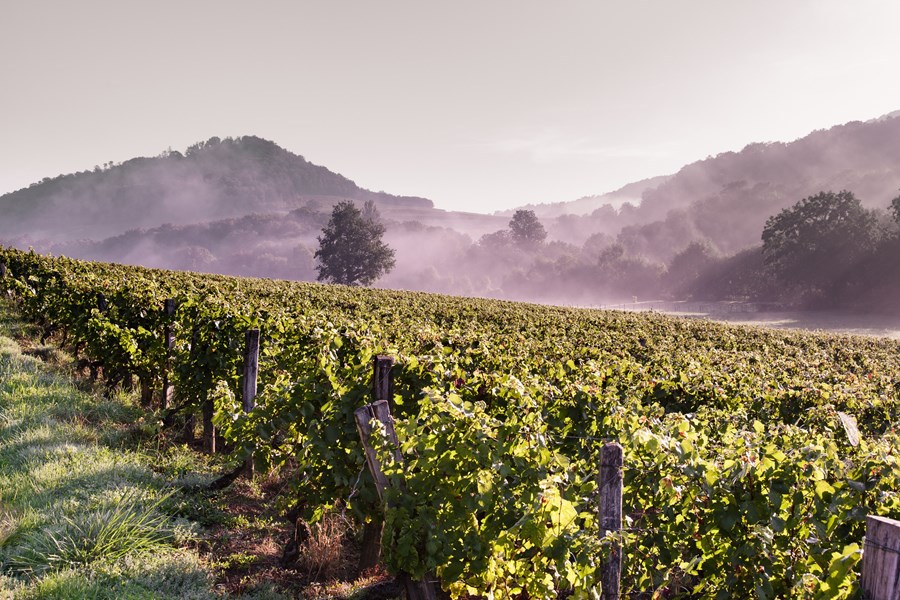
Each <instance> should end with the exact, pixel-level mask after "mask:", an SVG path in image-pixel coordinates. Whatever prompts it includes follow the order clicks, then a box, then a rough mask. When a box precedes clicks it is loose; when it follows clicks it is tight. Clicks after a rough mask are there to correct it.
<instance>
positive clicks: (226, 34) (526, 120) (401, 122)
mask: <svg viewBox="0 0 900 600" xmlns="http://www.w3.org/2000/svg"><path fill="white" fill-rule="evenodd" d="M898 24H900V2H896V0H883V1H881V0H879V1H875V0H872V1H867V0H861V1H856V2H847V1H843V0H842V1H837V0H795V1H794V0H792V1H787V2H785V1H784V0H761V1H760V0H754V1H752V2H737V1H734V2H728V1H723V0H709V1H691V0H679V1H675V0H634V1H628V2H621V1H616V2H613V1H605V0H590V1H567V0H561V1H556V0H545V1H542V2H535V1H531V0H453V1H450V0H445V1H444V2H437V1H423V0H378V1H363V0H359V1H350V0H333V1H326V0H321V1H318V2H311V1H306V0H286V1H283V2H275V1H265V0H257V1H254V2H249V1H225V0H210V1H199V0H180V1H177V2H175V1H169V0H154V1H153V2H134V1H128V0H109V1H97V0H80V1H79V2H64V1H56V2H49V1H41V0H2V4H0V57H2V58H0V85H2V88H0V90H2V91H0V140H2V141H0V194H2V193H5V192H9V191H12V190H15V189H19V188H21V187H25V186H27V185H28V184H30V183H32V182H34V181H37V180H40V179H41V178H43V177H46V176H55V175H58V174H61V173H69V172H73V171H80V170H85V169H90V168H93V166H94V165H97V164H102V163H105V162H108V161H114V162H121V161H124V160H127V159H129V158H132V157H135V156H154V155H157V154H159V153H160V152H162V151H164V150H166V149H167V148H169V147H171V148H172V149H173V150H180V151H183V150H184V149H185V148H186V147H187V146H188V145H190V144H192V143H194V142H197V141H200V140H205V139H208V138H209V137H211V136H219V137H226V136H239V135H257V136H260V137H263V138H267V139H270V140H273V141H274V142H276V143H278V144H279V145H280V146H282V147H284V148H286V149H288V150H290V151H292V152H295V153H297V154H302V155H303V156H305V157H306V158H307V159H308V160H310V161H312V162H314V163H316V164H320V165H324V166H327V167H328V168H330V169H331V170H333V171H337V172H339V173H342V174H343V175H345V176H347V177H349V178H350V179H353V180H354V181H355V182H356V183H357V184H359V185H360V186H362V187H365V188H369V189H372V190H375V191H378V190H384V191H387V192H390V193H394V194H408V195H418V196H425V197H427V198H430V199H432V200H434V202H435V203H436V205H437V206H438V207H440V208H445V209H453V210H470V211H476V212H492V211H494V210H499V209H503V208H510V207H513V206H518V205H522V204H526V203H537V202H554V201H562V200H574V199H576V198H579V197H581V196H585V195H592V194H601V193H604V192H608V191H611V190H613V189H615V188H618V187H620V186H621V185H623V184H626V183H629V182H631V181H636V180H639V179H643V178H645V177H650V176H654V175H660V174H665V173H670V172H674V171H676V170H677V169H678V168H679V167H681V166H683V165H684V164H687V163H689V162H692V161H694V160H698V159H701V158H705V157H706V156H708V155H714V154H717V153H719V152H723V151H727V150H740V149H741V148H743V147H744V146H745V145H746V144H748V143H751V142H761V141H790V140H793V139H796V138H798V137H801V136H803V135H806V134H807V133H809V132H810V131H812V130H815V129H823V128H828V127H831V126H832V125H836V124H840V123H844V122H847V121H851V120H867V119H871V118H875V117H878V116H880V115H882V114H885V113H888V112H891V111H894V110H898V109H900V77H898V73H900V35H898V33H897V27H898ZM0 218H2V216H0Z"/></svg>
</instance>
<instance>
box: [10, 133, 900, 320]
mask: <svg viewBox="0 0 900 600" xmlns="http://www.w3.org/2000/svg"><path fill="white" fill-rule="evenodd" d="M897 155H900V118H896V117H885V118H883V119H879V120H875V121H871V122H867V123H859V122H855V123H848V124H846V125H841V126H837V127H834V128H832V129H829V130H823V131H817V132H813V133H812V134H810V135H809V136H806V137H804V138H801V139H799V140H796V141H794V142H789V143H765V144H750V145H748V146H747V147H745V148H744V149H743V150H741V151H739V152H726V153H723V154H720V155H718V156H715V157H709V158H707V159H705V160H702V161H697V162H695V163H692V164H689V165H686V166H685V167H683V168H682V169H681V170H679V171H678V172H677V173H675V174H672V175H664V176H659V177H654V178H650V179H647V180H643V181H639V182H635V183H633V184H629V185H627V186H624V187H623V188H621V189H619V190H616V191H614V192H610V193H607V194H601V195H597V196H588V197H584V198H580V199H578V200H574V201H571V202H556V203H552V204H547V205H534V206H526V207H522V208H519V209H516V210H514V211H507V212H504V213H496V214H493V215H485V214H479V213H465V212H454V211H446V210H441V209H439V208H435V207H434V204H433V203H432V202H431V201H430V200H428V199H425V198H418V197H409V196H394V195H391V194H389V193H386V192H371V191H368V190H365V189H363V188H360V187H358V186H357V185H356V184H355V183H354V182H353V181H351V180H350V179H348V178H346V177H344V176H343V175H340V174H337V173H333V172H331V171H329V170H328V169H327V168H325V167H320V166H317V165H314V164H312V163H310V162H308V161H307V160H306V159H305V158H303V157H302V156H298V155H295V154H292V153H290V152H287V151H285V150H283V149H281V148H280V147H278V146H277V145H276V144H274V143H273V142H269V141H266V140H262V139H260V138H256V137H252V136H250V137H244V138H236V139H231V138H227V139H225V140H220V139H219V138H212V139H210V140H208V141H206V142H200V143H198V144H195V145H193V146H191V147H189V148H188V149H187V150H186V151H185V152H184V153H183V154H182V153H179V152H173V151H170V150H167V151H165V152H163V153H162V154H160V155H159V156H157V157H154V158H137V159H133V160H130V161H126V162H125V163H122V164H112V163H108V164H106V165H103V166H98V167H97V168H96V169H94V170H93V171H91V172H82V173H75V174H71V175H65V176H60V177H57V178H55V179H45V180H43V181H42V182H39V183H36V184H34V185H32V186H30V187H29V188H26V189H24V190H20V191H18V192H15V193H12V194H7V195H5V196H3V197H0V209H2V210H3V214H4V217H5V218H4V219H3V221H2V223H0V243H3V244H6V245H11V246H15V247H19V248H23V249H27V248H28V247H33V248H34V249H35V250H37V251H41V252H50V253H53V254H58V255H66V256H72V257H75V258H84V259H91V260H103V261H112V262H122V263H128V264H138V265H144V266H148V267H159V268H168V269H177V270H191V271H201V272H213V273H222V274H228V275H240V276H252V277H270V278H278V279H289V280H297V281H314V280H315V279H316V276H317V270H316V260H315V257H314V254H315V252H316V249H317V248H318V237H319V236H320V235H321V232H322V228H323V227H324V226H325V225H326V223H327V222H328V219H329V217H330V213H331V210H332V208H333V207H334V205H335V204H336V203H338V202H341V201H346V200H351V201H353V202H356V203H357V204H358V205H359V206H362V204H363V203H364V202H366V201H372V202H373V203H374V205H375V206H376V207H377V209H378V212H379V215H380V216H379V218H380V219H381V220H382V222H383V223H384V225H385V235H384V241H385V242H386V243H387V244H388V245H389V246H390V247H391V248H393V249H394V251H395V254H396V266H395V268H394V269H393V270H392V271H391V272H390V273H388V274H387V275H385V276H384V277H382V278H381V279H380V280H379V281H377V282H376V285H377V286H379V287H388V288H395V289H407V290H421V291H429V292H439V293H445V294H453V295H464V296H480V297H490V298H503V299H510V300H520V301H528V302H539V303H550V304H561V305H574V306H602V305H619V304H621V305H623V306H624V305H632V306H637V305H638V304H640V303H643V304H641V305H643V306H649V305H651V303H652V302H653V301H695V300H696V301H704V302H725V303H738V304H742V305H744V306H745V308H746V310H748V311H749V310H759V309H760V307H765V306H769V307H776V308H797V309H842V310H856V311H863V310H864V311H869V312H887V313H897V312H900V308H898V307H900V272H897V271H898V267H896V266H894V265H895V263H896V261H895V260H894V258H893V257H895V256H897V255H898V254H900V247H898V244H900V241H898V240H900V228H898V225H897V223H896V222H895V220H894V219H893V217H892V213H891V212H890V210H888V209H889V208H890V202H891V200H892V199H893V198H894V197H895V196H896V195H897V193H896V192H897V189H898V188H900V164H898V163H896V161H895V160H894V157H896V156H897ZM841 189H847V190H852V191H853V192H854V193H855V194H856V196H857V197H858V199H859V200H860V202H861V205H862V207H863V209H864V210H866V211H869V213H867V214H870V218H867V219H868V220H867V223H870V224H871V231H868V233H866V235H865V236H863V237H865V238H866V239H867V240H869V241H868V242H867V244H868V245H867V246H866V247H865V248H860V249H859V251H858V252H855V254H854V256H856V258H855V259H854V260H855V261H856V262H854V263H853V264H852V265H849V266H848V267H847V268H846V270H845V271H842V272H840V273H835V274H834V277H833V281H829V282H827V285H826V284H817V285H818V287H809V286H807V288H804V289H797V288H796V286H792V285H790V282H784V281H779V280H778V278H776V277H774V276H773V272H772V270H771V265H770V264H769V263H768V261H767V259H766V256H765V252H764V248H763V245H762V240H761V234H762V232H763V230H764V228H765V227H766V225H767V223H769V221H770V219H772V218H773V217H774V216H775V215H777V214H779V213H780V212H781V211H784V210H786V209H788V208H789V207H791V206H793V205H795V204H796V203H797V202H799V201H800V200H802V199H804V198H806V197H808V196H812V195H813V194H816V193H819V192H823V191H828V190H831V191H837V190H841ZM861 210H862V209H861ZM517 212H527V213H529V214H530V215H531V216H532V218H534V219H536V220H537V221H538V222H539V223H540V227H541V229H542V231H543V232H545V234H546V235H542V236H541V237H540V239H539V240H538V241H530V242H528V243H523V242H522V240H516V239H515V236H513V235H512V233H511V229H510V226H511V221H512V219H513V217H514V216H515V215H516V213H517ZM867 227H868V225H867ZM820 259H821V257H820V258H819V259H817V260H820ZM814 266H815V265H810V267H814ZM742 310H744V309H742Z"/></svg>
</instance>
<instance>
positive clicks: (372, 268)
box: [315, 201, 395, 285]
mask: <svg viewBox="0 0 900 600" xmlns="http://www.w3.org/2000/svg"><path fill="white" fill-rule="evenodd" d="M383 235H384V225H383V224H382V223H381V221H380V219H379V217H378V211H377V209H376V208H375V204H374V202H372V201H368V202H366V205H365V208H364V209H363V211H360V210H359V208H357V207H356V205H355V204H353V202H349V201H344V202H339V203H337V204H336V205H335V206H334V209H333V210H332V212H331V218H330V219H329V221H328V224H327V225H326V226H325V228H324V229H322V235H321V236H319V238H318V240H319V249H318V250H316V253H315V258H316V259H318V261H319V264H318V265H317V266H316V270H317V271H318V274H319V275H318V280H319V281H325V282H329V283H341V284H344V285H370V284H371V283H373V282H375V281H376V280H377V279H378V278H379V277H381V276H382V275H385V274H387V273H389V272H390V271H391V269H393V268H394V263H395V260H394V250H393V249H392V248H390V247H389V246H388V245H387V244H385V243H384V242H383V241H382V240H381V238H382V236H383Z"/></svg>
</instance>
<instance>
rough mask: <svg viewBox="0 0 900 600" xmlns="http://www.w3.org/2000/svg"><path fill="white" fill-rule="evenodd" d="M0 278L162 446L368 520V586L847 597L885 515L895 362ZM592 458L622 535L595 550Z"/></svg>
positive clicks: (481, 308) (48, 276)
mask: <svg viewBox="0 0 900 600" xmlns="http://www.w3.org/2000/svg"><path fill="white" fill-rule="evenodd" d="M0 262H2V263H3V264H4V265H5V267H6V268H5V271H4V273H3V278H2V281H0V286H2V287H3V288H4V289H5V290H7V292H8V293H9V294H10V295H11V296H12V297H14V298H15V299H16V301H17V303H18V306H19V310H20V311H21V312H22V313H23V314H24V315H25V316H26V317H27V318H29V319H30V320H32V321H34V322H35V323H37V324H38V325H40V327H41V328H42V331H43V332H44V334H45V335H46V336H55V338H56V339H58V340H60V342H61V343H63V344H65V345H66V346H67V347H69V348H71V349H73V351H74V352H75V353H76V356H77V357H78V358H79V359H80V364H81V365H83V366H84V367H85V369H90V370H91V371H93V372H94V373H95V374H97V375H101V374H102V377H104V378H105V379H106V380H107V382H109V384H110V385H128V384H129V383H132V382H136V383H137V384H138V385H140V386H141V388H142V390H143V398H144V401H145V402H146V403H147V404H148V405H153V406H155V407H156V409H157V410H158V414H159V415H160V420H161V423H162V427H169V428H178V427H181V428H184V427H191V426H192V423H193V420H194V419H199V420H200V421H201V422H204V421H205V425H206V426H205V427H204V430H205V441H206V445H207V448H208V449H210V450H212V449H213V448H215V447H216V446H218V449H219V450H222V449H223V448H225V449H227V450H228V451H230V452H232V453H234V454H235V455H236V456H237V457H239V458H241V459H244V458H249V457H252V461H253V463H254V465H255V468H256V469H257V471H265V470H269V469H281V468H287V467H289V468H292V469H296V472H297V473H298V476H297V477H296V478H295V481H294V485H293V487H292V490H291V491H290V492H289V493H288V494H286V495H285V497H284V498H283V499H282V501H283V502H284V506H285V507H297V508H299V509H300V510H301V512H302V514H303V515H304V517H305V518H306V519H307V520H308V521H310V522H315V521H316V520H317V519H319V518H321V516H322V515H323V514H324V513H325V511H327V510H329V509H330V508H332V507H334V506H336V505H340V506H342V507H343V508H344V509H346V510H347V511H348V513H350V514H352V515H353V516H354V518H355V519H356V521H357V522H358V523H359V524H360V525H362V524H364V523H378V522H380V520H381V519H382V518H383V520H384V534H383V544H382V546H383V552H384V556H383V559H384V561H385V562H386V564H387V565H388V567H389V568H390V569H391V570H392V571H393V572H405V573H410V574H411V575H412V576H413V577H416V578H422V577H424V576H425V574H426V573H433V574H434V575H435V576H436V577H437V578H438V579H439V580H440V582H441V585H442V587H443V588H444V590H446V591H447V592H449V593H450V594H451V595H452V596H453V597H462V596H467V595H476V596H485V597H494V598H509V597H533V598H555V597H558V596H568V595H572V596H574V597H576V598H584V597H596V596H598V595H599V589H600V577H601V575H600V566H601V563H602V562H603V561H604V560H605V559H606V557H607V556H608V554H609V552H610V549H611V548H613V547H616V546H618V545H620V546H621V549H622V561H623V562H622V583H621V585H622V591H623V596H626V597H647V598H650V597H653V598H673V597H684V596H690V597H702V598H735V597H736V598H761V599H766V598H786V597H801V598H807V597H808V598H843V597H851V596H854V595H858V594H859V589H858V578H859V564H860V559H861V556H862V550H861V545H862V539H863V536H864V534H865V517H866V515H867V514H877V515H884V516H890V517H895V518H896V517H900V495H898V492H900V466H898V463H897V457H896V453H895V449H896V448H897V443H898V437H897V431H896V421H897V419H898V417H900V401H898V394H900V345H898V344H897V343H896V342H891V341H887V340H878V339H869V338H853V337H846V336H834V335H825V334H803V333H786V332H778V331H772V330H764V329H754V328H738V327H730V326H725V325H720V324H714V323H710V322H705V321H694V320H684V319H677V318H672V317H667V316H664V315H659V314H646V313H644V314H630V313H622V312H615V311H590V310H578V309H564V308H554V307H545V306H533V305H526V304H517V303H509V302H500V301H492V300H479V299H466V298H456V297H447V296H437V295H431V294H422V293H412V292H399V291H386V290H369V289H359V288H347V287H339V286H324V285H316V284H307V283H293V282H282V281H271V280H261V279H242V278H232V277H224V276H216V275H202V274H196V273H182V272H168V271H159V270H151V269H143V268H138V267H126V266H121V265H114V264H104V263H90V262H82V261H75V260H70V259H66V258H53V257H45V256H40V255H36V254H34V253H24V252H20V251H17V250H12V249H0ZM166 300H173V301H174V302H173V303H171V302H170V303H166V302H165V301H166ZM250 329H258V330H259V331H260V341H259V344H260V354H259V382H258V394H257V396H256V398H255V401H256V405H255V407H254V408H253V409H252V410H249V411H245V409H244V406H243V405H242V391H241V390H242V381H241V374H242V372H243V366H244V355H245V353H244V348H245V338H246V333H247V331H248V330H250ZM379 355H390V356H392V357H394V360H395V364H394V366H393V369H392V377H393V391H392V397H391V398H390V400H391V404H392V412H393V417H394V419H395V423H394V425H395V428H396V433H397V436H398V438H399V443H400V454H401V456H402V459H403V463H402V477H403V479H404V484H403V486H402V487H397V488H395V489H393V490H391V491H389V492H388V496H387V502H386V506H385V505H383V504H382V501H381V500H380V499H379V496H378V494H377V493H376V489H375V485H374V480H373V479H372V476H371V475H370V473H369V471H368V470H367V468H366V457H365V453H364V450H363V447H362V445H361V443H360V437H359V434H358V432H357V427H356V423H355V421H354V412H355V411H356V410H357V409H359V408H360V407H362V406H363V405H366V404H368V403H369V402H370V401H371V400H372V398H371V385H370V380H371V376H372V362H373V359H374V358H375V357H376V356H379ZM170 390H171V392H170ZM378 431H379V430H378V429H377V428H376V432H375V437H376V438H378V439H380V440H381V442H385V440H384V439H382V438H383V435H382V436H381V437H380V438H379V435H378ZM609 441H616V442H618V443H619V444H621V446H622V447H623V448H624V465H625V466H624V470H623V477H624V495H623V502H622V504H623V508H624V527H623V529H622V530H621V531H620V532H615V533H608V534H607V535H603V531H602V529H601V527H600V523H599V519H598V516H597V502H598V498H597V496H598V484H597V478H598V467H599V464H600V451H601V448H602V447H603V446H604V444H605V443H606V442H609ZM376 445H377V446H378V447H379V452H380V455H381V456H384V457H386V456H387V455H388V454H389V453H390V451H391V449H390V448H389V447H388V446H389V444H387V443H386V442H385V443H380V444H376ZM386 464H390V461H386ZM399 465H400V463H396V466H395V467H394V469H393V470H391V468H388V472H387V475H388V476H389V477H396V476H399V475H400V474H401V472H400V468H401V467H400V466H399Z"/></svg>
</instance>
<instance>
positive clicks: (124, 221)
mask: <svg viewBox="0 0 900 600" xmlns="http://www.w3.org/2000/svg"><path fill="white" fill-rule="evenodd" d="M342 198H347V199H358V200H374V201H375V202H376V203H377V204H379V205H381V206H385V207H387V206H408V207H410V208H431V207H432V206H433V204H432V202H431V201H430V200H427V199H425V198H416V197H405V196H394V195H391V194H386V193H383V192H380V193H375V192H371V191H368V190H365V189H363V188H360V187H359V186H357V185H356V183H354V182H353V181H351V180H350V179H348V178H346V177H344V176H343V175H340V174H338V173H334V172H332V171H330V170H328V169H327V168H325V167H322V166H319V165H315V164H313V163H311V162H308V161H307V160H306V159H305V158H303V157H302V156H299V155H296V154H293V153H292V152H289V151H287V150H285V149H283V148H281V147H280V146H278V145H277V144H275V143H274V142H271V141H268V140H265V139H262V138H259V137H256V136H244V137H238V138H225V139H220V138H217V137H213V138H210V139H209V140H207V141H205V142H199V143H197V144H194V145H192V146H190V147H189V148H187V150H186V151H185V152H184V153H183V154H182V153H181V152H172V151H166V152H163V153H162V154H160V155H159V156H155V157H152V158H143V157H142V158H133V159H131V160H127V161H125V162H123V163H120V164H115V165H113V164H110V165H107V166H104V167H102V168H101V167H99V166H98V167H95V168H94V170H92V171H82V172H78V173H72V174H68V175H60V176H58V177H54V178H49V177H48V178H45V179H43V180H42V181H40V182H37V183H34V184H32V185H31V186H29V187H27V188H24V189H21V190H18V191H15V192H11V193H8V194H5V195H3V196H0V211H2V214H3V215H4V218H3V219H2V220H0V236H7V237H10V236H25V235H27V236H31V237H34V238H42V237H45V238H52V239H54V240H56V241H64V240H72V239H78V238H94V239H100V238H104V237H108V236H111V235H115V234H118V233H121V232H123V231H125V230H128V229H133V228H139V227H155V226H159V225H162V224H164V223H172V224H175V225H181V224H188V223H194V222H203V221H209V220H214V219H221V218H226V217H239V216H242V215H247V214H251V213H270V212H277V211H288V210H293V209H295V208H298V207H299V206H302V205H303V204H305V203H307V202H309V201H310V200H314V201H318V202H320V203H321V202H323V201H324V202H326V203H327V202H329V201H331V202H334V201H337V200H338V199H342Z"/></svg>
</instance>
